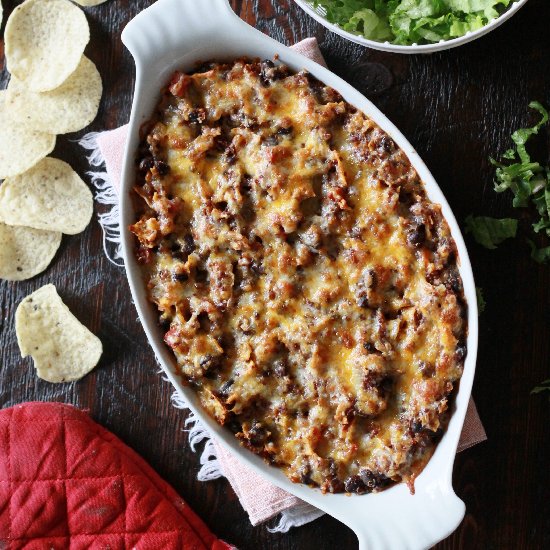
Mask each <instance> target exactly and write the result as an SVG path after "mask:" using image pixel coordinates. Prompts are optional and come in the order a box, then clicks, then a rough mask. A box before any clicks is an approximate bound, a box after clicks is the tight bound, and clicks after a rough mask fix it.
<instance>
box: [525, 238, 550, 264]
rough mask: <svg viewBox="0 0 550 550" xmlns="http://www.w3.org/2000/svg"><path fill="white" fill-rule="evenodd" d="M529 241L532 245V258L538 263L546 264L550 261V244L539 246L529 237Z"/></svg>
mask: <svg viewBox="0 0 550 550" xmlns="http://www.w3.org/2000/svg"><path fill="white" fill-rule="evenodd" d="M527 243H528V244H529V246H530V247H531V258H533V260H535V262H537V263H538V264H545V263H548V261H550V246H545V247H543V248H537V245H536V244H535V243H534V242H533V241H531V240H529V239H527Z"/></svg>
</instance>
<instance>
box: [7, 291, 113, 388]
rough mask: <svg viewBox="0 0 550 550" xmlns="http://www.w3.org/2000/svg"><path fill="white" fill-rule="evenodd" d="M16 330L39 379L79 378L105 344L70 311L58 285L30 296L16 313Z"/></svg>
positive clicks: (90, 365)
mask: <svg viewBox="0 0 550 550" xmlns="http://www.w3.org/2000/svg"><path fill="white" fill-rule="evenodd" d="M15 333H16V335H17V343H18V344H19V349H20V350H21V355H22V356H23V357H27V356H29V355H30V356H31V357H32V358H33V360H34V366H35V368H36V373H37V375H38V377H39V378H42V379H43V380H47V381H48V382H69V381H72V380H80V378H82V377H83V376H85V375H86V374H88V373H89V372H90V371H91V370H92V369H93V368H94V367H95V366H96V365H97V363H98V362H99V359H100V357H101V354H102V352H103V346H102V344H101V341H100V340H99V338H97V336H95V335H94V334H92V333H91V332H90V331H89V330H88V329H87V328H86V327H85V326H84V325H82V324H81V323H80V321H79V320H78V319H77V318H76V317H75V316H74V315H73V314H72V313H71V312H70V310H69V308H68V307H67V306H66V305H65V304H64V303H63V301H62V300H61V298H60V297H59V295H58V294H57V291H56V289H55V286H53V285H46V286H43V287H42V288H39V289H38V290H37V291H36V292H33V293H32V294H31V295H30V296H27V297H26V298H25V299H24V300H23V301H22V302H21V303H20V304H19V306H18V307H17V311H16V312H15Z"/></svg>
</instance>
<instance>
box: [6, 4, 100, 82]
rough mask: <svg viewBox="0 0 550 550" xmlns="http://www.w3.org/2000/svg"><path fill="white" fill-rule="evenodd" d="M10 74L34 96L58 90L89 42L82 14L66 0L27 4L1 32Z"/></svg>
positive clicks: (16, 10)
mask: <svg viewBox="0 0 550 550" xmlns="http://www.w3.org/2000/svg"><path fill="white" fill-rule="evenodd" d="M4 39H5V53H6V59H7V62H8V68H9V71H10V72H11V73H12V74H13V75H15V76H16V77H17V78H18V79H19V80H21V81H23V82H24V83H25V84H26V85H27V86H28V87H29V88H30V89H31V90H33V91H35V92H47V91H48V90H53V89H54V88H57V87H58V86H61V84H63V82H65V80H67V78H68V77H69V76H70V75H71V74H72V73H73V72H74V71H75V70H76V68H77V67H78V64H79V63H80V59H81V57H82V54H83V53H84V48H85V47H86V44H87V43H88V42H89V40H90V28H89V27H88V21H87V20H86V16H85V15H84V12H83V11H82V10H81V9H80V8H79V7H77V6H75V5H74V4H73V3H72V2H69V0H48V1H47V2H45V1H44V0H26V1H25V2H23V3H22V4H21V5H19V6H17V7H16V8H15V10H13V12H12V14H11V16H10V17H9V18H8V22H7V24H6V30H5V32H4Z"/></svg>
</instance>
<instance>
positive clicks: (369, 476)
mask: <svg viewBox="0 0 550 550" xmlns="http://www.w3.org/2000/svg"><path fill="white" fill-rule="evenodd" d="M359 476H360V477H361V481H362V482H363V483H364V485H365V487H366V490H367V492H369V493H370V492H372V491H374V490H376V489H380V488H382V487H385V486H387V485H389V483H391V479H389V478H388V477H386V476H385V475H384V474H378V473H375V472H371V471H370V470H367V469H363V470H361V471H360V472H359Z"/></svg>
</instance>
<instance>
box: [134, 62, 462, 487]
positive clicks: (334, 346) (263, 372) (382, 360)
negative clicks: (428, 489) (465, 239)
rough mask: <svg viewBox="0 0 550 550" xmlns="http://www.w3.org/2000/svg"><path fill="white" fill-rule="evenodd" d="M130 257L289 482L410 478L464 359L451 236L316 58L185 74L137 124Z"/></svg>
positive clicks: (189, 374) (179, 339)
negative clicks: (313, 66)
mask: <svg viewBox="0 0 550 550" xmlns="http://www.w3.org/2000/svg"><path fill="white" fill-rule="evenodd" d="M135 201H136V206H137V212H138V215H137V219H136V222H135V224H134V225H132V226H131V228H130V229H131V231H132V232H133V233H134V234H135V235H136V255H137V258H138V260H139V262H140V263H141V264H142V266H143V273H144V279H145V284H146V285H147V292H148V296H149V298H150V300H151V301H152V302H153V303H154V304H155V306H156V307H157V308H158V311H159V322H160V324H161V326H162V327H163V330H164V332H165V337H164V339H165V342H166V344H167V345H168V346H170V348H172V350H173V352H174V355H175V361H176V362H177V367H178V371H179V372H180V374H181V376H182V379H183V380H185V381H186V383H188V384H190V385H191V386H192V387H193V388H195V390H196V391H197V392H198V395H199V397H200V400H201V403H202V405H203V406H204V407H205V408H206V410H207V411H208V412H209V413H210V414H211V415H212V416H213V417H215V418H216V420H217V421H218V422H219V423H220V424H223V425H225V426H227V428H228V429H230V430H232V431H233V433H234V434H235V435H236V437H237V438H238V439H239V440H240V441H241V443H242V444H243V445H244V446H246V447H247V448H249V449H250V450H251V451H253V452H255V453H257V454H259V455H261V456H262V457H264V458H265V460H267V461H268V462H269V463H271V464H273V465H276V466H279V467H281V468H282V469H283V470H284V471H285V473H286V475H287V476H288V477H289V478H290V479H291V480H292V481H294V482H299V483H305V484H308V485H311V486H318V487H320V488H321V489H322V490H323V491H328V492H352V493H359V494H361V493H366V492H373V491H379V490H381V489H383V488H385V487H387V486H389V485H391V484H392V483H394V482H400V481H404V482H407V483H408V484H409V486H410V487H411V490H412V489H413V486H414V485H413V484H414V479H415V477H416V476H417V475H418V474H419V473H420V472H421V470H422V468H423V467H424V466H425V464H426V463H427V461H428V460H429V458H430V457H431V455H432V453H433V451H434V449H435V446H436V444H437V441H438V438H439V437H440V436H441V434H442V432H443V431H444V429H445V426H446V423H447V421H448V417H449V414H450V406H451V402H452V397H453V394H454V390H455V389H456V386H457V383H458V381H459V379H460V376H461V373H462V369H463V365H464V359H465V356H466V343H465V342H466V337H467V306H466V303H465V300H464V297H463V289H462V281H461V278H460V275H459V273H458V267H457V263H458V257H457V252H456V246H455V243H454V241H453V239H452V237H451V235H450V231H449V228H448V226H447V223H446V221H445V219H444V218H443V216H442V214H441V209H440V207H439V206H438V205H436V204H433V203H432V202H430V200H429V199H428V198H427V196H426V193H425V190H424V186H423V184H422V182H421V181H420V179H419V177H418V175H417V173H416V171H415V170H414V169H413V168H412V166H411V164H410V162H409V160H408V159H407V157H406V156H405V155H404V154H403V153H402V151H401V150H400V149H399V148H398V147H397V146H396V144H395V143H394V142H393V140H392V139H391V137H389V136H388V135H387V134H385V133H384V132H383V131H382V130H381V129H380V128H379V127H378V126H376V125H375V124H374V123H373V122H372V121H371V120H370V119H369V118H368V117H367V116H366V115H364V114H363V113H362V112H360V111H358V110H357V109H356V108H354V107H353V106H352V105H350V104H348V103H347V102H345V101H344V100H343V99H342V97H341V96H340V95H339V94H338V93H337V92H336V91H334V90H333V89H331V88H329V87H327V86H325V85H324V84H322V83H321V82H319V81H318V80H316V79H315V78H314V77H313V76H311V75H310V74H308V73H307V72H298V73H295V72H292V71H291V70H290V69H288V68H287V67H286V66H284V65H282V64H275V63H273V62H271V61H259V60H249V59H239V60H236V61H234V62H230V63H215V62H213V63H208V64H204V65H202V66H201V67H199V68H198V69H197V70H196V71H194V72H192V73H188V74H184V73H180V72H177V73H175V74H174V75H173V78H172V80H171V82H170V83H169V85H168V86H167V87H166V88H165V89H163V90H162V95H161V99H160V102H159V104H158V106H157V110H156V112H155V113H154V115H153V116H152V118H151V120H150V121H149V122H148V123H147V124H146V125H145V126H144V127H143V131H142V142H141V146H140V150H139V153H138V167H137V179H136V185H135Z"/></svg>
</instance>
